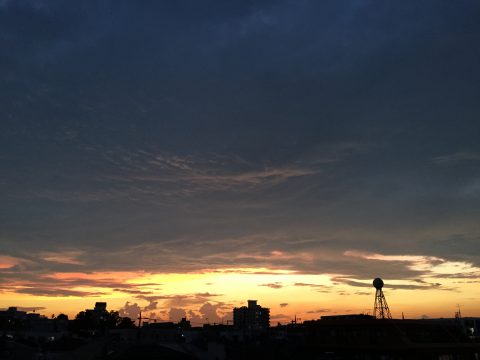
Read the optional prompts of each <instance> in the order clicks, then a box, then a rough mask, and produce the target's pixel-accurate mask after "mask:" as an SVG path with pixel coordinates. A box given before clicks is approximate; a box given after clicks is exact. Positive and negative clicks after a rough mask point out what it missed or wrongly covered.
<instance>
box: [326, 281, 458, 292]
mask: <svg viewBox="0 0 480 360" xmlns="http://www.w3.org/2000/svg"><path fill="white" fill-rule="evenodd" d="M332 281H334V282H336V283H340V284H346V285H349V286H353V287H365V288H372V289H373V285H372V283H371V282H362V281H357V280H353V279H347V278H341V277H334V278H332ZM384 288H387V289H392V290H432V289H435V288H436V289H440V290H452V289H451V288H448V287H443V286H442V284H440V283H426V285H416V284H391V283H388V282H386V283H385V285H384ZM372 291H373V290H372ZM372 293H373V292H372Z"/></svg>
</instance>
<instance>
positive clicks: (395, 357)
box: [0, 301, 480, 360]
mask: <svg viewBox="0 0 480 360" xmlns="http://www.w3.org/2000/svg"><path fill="white" fill-rule="evenodd" d="M80 314H83V315H82V316H83V317H85V318H86V319H90V320H91V321H85V319H84V318H83V317H82V316H77V317H76V318H75V319H74V320H68V318H66V316H57V318H55V319H47V318H45V317H41V316H39V315H38V314H34V315H33V314H30V315H29V314H28V313H26V312H23V311H18V310H17V309H15V308H10V309H8V310H6V311H0V359H10V360H13V359H20V360H22V359H25V360H27V359H37V360H40V359H52V360H53V359H56V360H60V359H82V360H94V359H111V360H114V359H116V360H121V359H142V360H143V359H198V360H226V359H232V360H243V359H248V360H252V359H264V360H266V359H272V360H273V359H278V360H284V359H285V360H286V359H294V360H301V359H309V360H310V359H318V360H323V359H336V360H340V359H361V360H373V359H378V360H380V359H381V360H402V359H404V360H409V359H414V360H415V359H418V360H420V359H421V360H424V359H426V360H430V359H432V360H474V359H475V360H478V359H480V336H479V329H480V319H478V318H455V319H432V320H395V319H375V318H374V317H372V316H368V315H361V314H360V315H335V316H323V317H322V318H321V319H319V320H313V321H305V322H303V323H301V324H299V323H295V322H292V323H291V324H288V325H279V326H275V327H269V326H268V321H269V311H268V309H266V308H263V307H261V306H259V305H258V304H257V303H256V301H249V306H244V307H240V308H237V309H235V310H234V319H235V323H234V324H235V325H234V326H232V325H204V326H203V327H191V324H190V323H189V322H188V320H187V319H183V320H182V321H180V322H179V323H173V322H167V323H150V324H147V323H144V324H143V326H141V327H134V326H133V322H132V324H131V326H129V327H124V326H121V324H125V321H123V320H122V321H121V322H119V321H117V322H109V321H103V320H104V318H105V317H106V318H107V319H109V318H111V317H112V312H109V311H107V307H106V304H105V303H97V304H96V306H95V308H94V309H91V310H86V311H83V312H80V313H79V315H80ZM32 319H34V320H32ZM117 320H118V319H117ZM62 324H64V325H62ZM65 324H66V325H68V326H65Z"/></svg>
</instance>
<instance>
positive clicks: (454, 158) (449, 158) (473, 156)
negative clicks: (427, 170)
mask: <svg viewBox="0 0 480 360" xmlns="http://www.w3.org/2000/svg"><path fill="white" fill-rule="evenodd" d="M468 161H480V153H476V152H466V151H459V152H455V153H452V154H448V155H442V156H437V157H435V158H433V162H434V163H435V164H438V165H457V164H460V163H463V162H468Z"/></svg>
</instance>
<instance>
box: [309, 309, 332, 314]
mask: <svg viewBox="0 0 480 360" xmlns="http://www.w3.org/2000/svg"><path fill="white" fill-rule="evenodd" d="M330 312H332V311H331V310H330V309H317V310H309V311H307V314H324V313H330Z"/></svg>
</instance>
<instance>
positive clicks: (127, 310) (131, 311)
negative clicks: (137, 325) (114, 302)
mask: <svg viewBox="0 0 480 360" xmlns="http://www.w3.org/2000/svg"><path fill="white" fill-rule="evenodd" d="M141 311H142V308H141V307H140V306H139V305H138V304H137V303H133V304H132V303H130V302H129V301H127V302H126V303H125V305H124V306H123V307H121V308H120V309H119V310H118V315H120V316H121V317H129V318H130V319H132V320H134V321H135V320H136V319H137V318H138V317H139V316H140V312H141Z"/></svg>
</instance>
